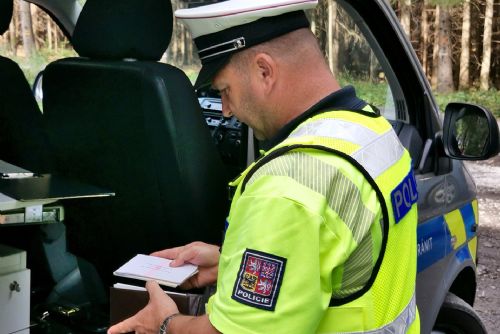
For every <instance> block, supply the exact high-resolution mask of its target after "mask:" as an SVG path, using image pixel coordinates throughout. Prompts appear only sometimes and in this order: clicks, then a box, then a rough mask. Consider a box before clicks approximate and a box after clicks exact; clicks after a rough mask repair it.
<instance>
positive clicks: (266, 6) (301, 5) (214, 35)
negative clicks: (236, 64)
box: [175, 0, 318, 88]
mask: <svg viewBox="0 0 500 334" xmlns="http://www.w3.org/2000/svg"><path fill="white" fill-rule="evenodd" d="M317 3H318V1H317V0H252V1H248V0H228V1H223V2H219V3H216V4H212V5H206V6H200V7H195V8H190V9H180V10H177V11H176V12H175V16H176V17H177V18H179V19H181V20H182V21H183V22H184V23H185V24H186V25H187V26H188V28H189V30H190V31H191V34H192V36H193V39H194V42H195V44H196V47H197V49H198V55H199V57H200V60H201V64H202V68H201V71H200V74H199V75H198V79H197V80H196V83H195V88H201V87H203V86H206V85H209V84H210V83H211V81H212V79H213V77H214V76H215V75H216V74H217V72H218V71H219V70H221V69H222V68H223V67H224V65H226V64H227V62H228V61H229V59H230V57H231V55H233V54H234V53H236V52H239V51H242V50H245V49H247V48H249V47H252V46H254V45H257V44H260V43H263V42H266V41H269V40H271V39H273V38H276V37H279V36H282V35H285V34H287V33H289V32H292V31H294V30H297V29H300V28H307V27H309V21H308V20H307V17H306V15H305V13H304V10H305V9H309V8H314V7H315V6H316V4H317Z"/></svg>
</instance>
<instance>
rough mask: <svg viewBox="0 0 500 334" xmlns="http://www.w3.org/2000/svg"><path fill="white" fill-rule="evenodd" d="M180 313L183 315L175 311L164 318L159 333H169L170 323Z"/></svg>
mask: <svg viewBox="0 0 500 334" xmlns="http://www.w3.org/2000/svg"><path fill="white" fill-rule="evenodd" d="M178 315H181V314H180V313H174V314H171V315H169V316H168V317H166V318H165V320H163V322H162V323H161V326H160V331H159V332H158V333H159V334H168V324H169V323H170V321H171V320H172V319H173V318H175V317H177V316H178Z"/></svg>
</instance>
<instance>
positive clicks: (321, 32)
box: [309, 0, 409, 122]
mask: <svg viewBox="0 0 500 334" xmlns="http://www.w3.org/2000/svg"><path fill="white" fill-rule="evenodd" d="M309 15H310V17H311V22H312V30H313V32H315V34H316V36H317V37H318V41H319V43H320V45H321V48H322V49H323V50H324V53H325V57H326V58H327V61H328V63H329V65H330V68H331V69H332V72H333V73H334V74H335V76H336V77H337V79H338V81H339V82H340V84H341V85H342V86H345V85H353V86H354V87H355V88H356V91H357V93H358V96H359V97H360V98H362V99H364V100H365V101H367V102H368V103H370V104H371V105H373V106H375V107H377V108H378V109H379V110H380V112H381V114H382V115H383V116H384V117H386V118H387V119H390V120H399V121H404V122H407V121H408V119H409V117H408V116H407V113H406V103H405V101H404V97H403V94H402V93H401V88H400V87H399V84H398V82H397V80H395V75H394V74H393V71H392V70H391V68H390V65H389V63H388V62H387V60H386V59H385V57H384V55H383V53H382V51H381V48H380V47H379V45H378V43H377V41H376V40H375V38H374V37H373V35H372V34H371V32H370V30H369V29H368V27H367V26H366V24H365V22H364V20H363V18H362V17H360V16H359V15H358V14H357V12H355V11H354V10H353V9H352V7H350V6H349V5H348V4H347V3H345V2H343V1H326V0H323V1H320V3H319V5H318V6H317V8H316V9H315V10H314V11H311V12H310V13H309ZM392 78H394V80H391V79H392ZM396 92H397V94H396ZM396 97H397V98H396Z"/></svg>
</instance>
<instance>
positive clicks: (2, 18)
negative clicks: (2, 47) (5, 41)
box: [0, 0, 13, 35]
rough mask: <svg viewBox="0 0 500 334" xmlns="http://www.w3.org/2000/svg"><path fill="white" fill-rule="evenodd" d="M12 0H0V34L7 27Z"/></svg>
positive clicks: (10, 17) (10, 16)
mask: <svg viewBox="0 0 500 334" xmlns="http://www.w3.org/2000/svg"><path fill="white" fill-rule="evenodd" d="M12 2H13V1H12V0H0V35H2V34H3V33H4V32H6V31H7V29H9V24H10V20H11V19H12Z"/></svg>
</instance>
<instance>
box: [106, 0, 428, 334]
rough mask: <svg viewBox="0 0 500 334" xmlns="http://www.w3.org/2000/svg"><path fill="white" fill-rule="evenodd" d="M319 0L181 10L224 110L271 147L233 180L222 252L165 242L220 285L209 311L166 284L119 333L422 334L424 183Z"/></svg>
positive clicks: (173, 255) (232, 2) (177, 257)
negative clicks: (321, 14)
mask: <svg viewBox="0 0 500 334" xmlns="http://www.w3.org/2000/svg"><path fill="white" fill-rule="evenodd" d="M316 3H317V1H312V0H286V1H285V0H272V1H271V0H267V1H242V0H229V1H225V2H222V3H219V4H214V5H208V6H203V7H198V8H193V9H186V10H180V11H177V12H176V16H177V17H178V18H181V19H182V20H183V21H184V22H185V24H187V25H188V26H189V28H190V30H191V32H192V34H193V37H194V41H195V43H196V46H197V48H198V52H199V56H200V59H201V61H202V65H203V66H202V69H201V72H200V74H199V77H198V79H197V82H196V84H195V86H196V87H198V88H199V87H202V86H205V85H208V84H211V85H212V86H213V88H215V89H217V90H218V91H219V92H220V94H221V97H222V105H223V113H224V115H225V116H231V115H234V116H236V117H237V118H238V119H240V120H241V121H243V122H245V123H246V124H248V125H249V126H250V127H251V128H252V129H253V130H254V133H255V135H256V137H257V138H258V139H261V140H267V151H266V152H265V153H264V155H263V156H262V157H261V158H260V159H259V160H258V161H257V162H255V163H254V164H252V165H251V166H249V167H248V168H247V169H246V170H245V171H244V172H243V173H242V174H241V176H240V177H239V178H238V179H237V180H235V181H234V182H232V183H231V186H232V187H234V188H235V195H234V198H233V200H232V205H231V210H230V213H229V216H228V220H227V224H226V233H225V240H224V243H223V247H222V251H221V253H220V254H219V248H218V247H217V246H213V245H207V244H203V243H193V244H189V245H186V246H183V247H178V248H174V249H168V250H165V251H161V252H157V253H155V254H154V255H158V256H163V257H166V258H170V259H174V262H173V265H174V266H176V265H180V264H182V263H185V262H190V263H194V264H197V265H199V270H200V272H199V274H198V275H197V276H195V277H194V278H193V279H191V280H190V281H189V282H188V283H187V284H186V285H185V287H187V288H189V287H194V286H196V287H199V286H204V285H207V284H211V283H215V282H217V292H216V293H215V294H214V295H213V296H212V297H211V298H210V300H209V302H208V304H207V315H204V316H201V317H188V316H183V315H179V314H178V310H177V307H176V306H175V304H174V303H173V302H172V301H171V300H170V299H169V298H168V297H167V296H165V294H164V293H163V292H162V291H161V289H160V288H159V287H158V285H157V284H156V283H152V282H148V284H147V288H148V290H149V293H150V303H149V304H148V306H146V308H145V309H143V310H142V311H140V312H139V313H138V314H136V315H135V316H133V317H132V318H129V319H127V320H125V321H124V322H122V323H120V324H118V325H116V326H115V327H112V328H111V329H110V333H119V332H128V331H132V330H135V331H136V332H139V333H142V332H144V333H156V332H157V331H158V328H160V327H161V330H160V333H218V332H222V333H238V334H241V333H243V334H244V333H273V332H276V333H334V332H335V333H337V332H342V333H359V332H369V333H418V332H419V319H418V312H417V310H416V303H415V276H416V259H417V256H416V223H417V212H416V204H415V203H416V201H417V192H416V184H415V180H414V177H413V174H412V169H411V161H410V156H409V154H408V152H407V151H406V150H405V149H404V148H403V146H402V145H401V143H400V142H399V140H398V138H397V135H396V134H395V133H394V131H393V130H392V127H391V126H390V124H389V123H388V122H387V121H386V120H385V119H383V118H382V117H379V116H378V115H377V114H376V113H375V112H374V110H373V109H372V108H371V107H370V106H369V105H368V104H367V103H366V102H364V101H362V100H361V99H359V98H358V97H357V96H356V94H355V90H354V88H353V87H351V86H347V87H344V88H340V86H339V85H338V83H337V81H336V80H335V78H334V76H333V75H332V74H331V72H330V70H329V68H328V66H327V64H326V62H325V60H324V58H323V55H322V53H321V50H320V49H319V47H318V45H317V42H316V40H315V37H314V35H313V34H312V33H311V31H310V30H309V23H308V21H307V18H306V16H305V14H304V11H303V10H304V9H308V8H313V7H314V6H315V5H316Z"/></svg>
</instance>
